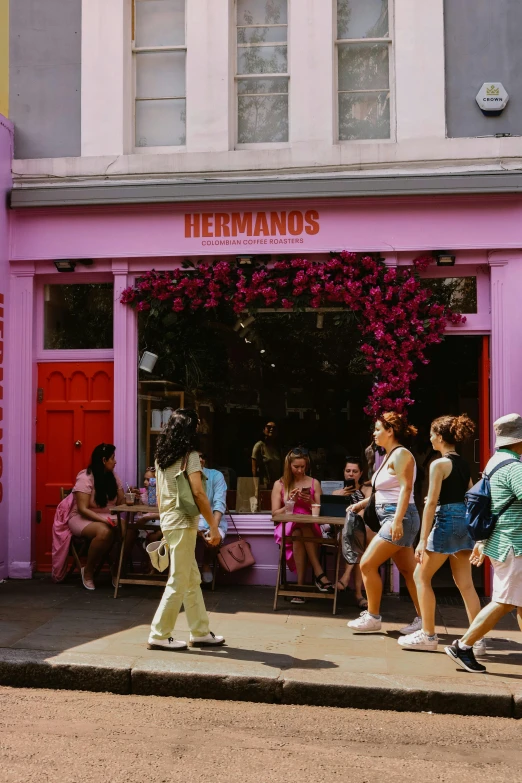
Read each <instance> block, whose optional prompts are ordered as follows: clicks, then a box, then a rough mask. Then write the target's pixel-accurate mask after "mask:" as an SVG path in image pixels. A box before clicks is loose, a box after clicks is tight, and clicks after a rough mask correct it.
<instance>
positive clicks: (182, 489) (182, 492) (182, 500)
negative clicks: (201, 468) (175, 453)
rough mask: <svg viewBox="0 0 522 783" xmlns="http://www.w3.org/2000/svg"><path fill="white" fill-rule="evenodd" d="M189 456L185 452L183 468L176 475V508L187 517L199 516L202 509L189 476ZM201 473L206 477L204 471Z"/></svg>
mask: <svg viewBox="0 0 522 783" xmlns="http://www.w3.org/2000/svg"><path fill="white" fill-rule="evenodd" d="M188 458H189V455H188V454H185V458H184V459H183V461H182V463H181V470H180V471H179V473H176V475H175V476H174V480H175V482H176V488H177V493H178V494H177V497H176V509H177V510H178V511H179V512H180V513H182V514H185V515H186V516H187V517H199V514H200V511H199V508H198V507H197V505H196V501H195V500H194V495H193V494H192V489H191V486H190V481H189V479H188V476H187V462H188ZM201 475H202V478H204V474H203V473H202V474H201Z"/></svg>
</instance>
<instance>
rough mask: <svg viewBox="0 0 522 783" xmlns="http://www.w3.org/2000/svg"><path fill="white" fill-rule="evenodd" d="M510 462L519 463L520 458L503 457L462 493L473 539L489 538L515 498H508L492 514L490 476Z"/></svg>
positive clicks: (483, 539) (467, 522) (467, 521)
mask: <svg viewBox="0 0 522 783" xmlns="http://www.w3.org/2000/svg"><path fill="white" fill-rule="evenodd" d="M511 462H518V463H519V464H520V460H518V459H505V460H504V461H503V462H501V463H500V465H496V466H495V467H494V468H493V470H492V471H491V472H490V473H489V475H488V474H487V473H486V472H484V473H483V474H482V478H481V479H480V480H479V481H477V483H476V484H474V485H473V486H472V487H471V489H469V490H468V491H467V492H466V494H465V495H464V503H465V505H466V524H467V526H468V532H469V534H470V536H471V538H472V539H473V541H485V540H486V539H487V538H489V537H490V536H491V535H492V534H493V531H494V530H495V525H496V524H497V520H498V518H499V517H500V516H502V514H503V513H504V512H505V511H507V510H508V508H509V507H510V505H511V504H512V503H514V502H515V500H516V497H515V496H513V497H512V498H510V499H509V500H508V501H507V502H506V503H504V505H503V506H502V508H501V509H500V511H499V512H498V514H493V513H492V511H491V484H490V480H491V477H492V476H493V474H494V473H496V472H497V470H500V468H503V467H504V465H509V464H510V463H511Z"/></svg>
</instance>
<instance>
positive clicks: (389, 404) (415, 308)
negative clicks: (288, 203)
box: [120, 252, 466, 418]
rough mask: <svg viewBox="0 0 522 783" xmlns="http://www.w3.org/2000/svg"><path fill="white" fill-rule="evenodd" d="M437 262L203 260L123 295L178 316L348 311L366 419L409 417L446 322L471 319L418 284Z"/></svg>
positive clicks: (147, 279) (152, 277)
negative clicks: (355, 332)
mask: <svg viewBox="0 0 522 783" xmlns="http://www.w3.org/2000/svg"><path fill="white" fill-rule="evenodd" d="M432 260H433V259H432V258H431V256H422V257H420V258H417V259H415V261H414V262H413V269H411V268H408V267H399V268H388V267H386V266H385V264H384V263H382V261H380V260H376V259H375V258H373V257H372V256H369V255H362V256H361V255H358V254H356V253H348V252H342V253H339V254H338V255H333V256H332V257H331V258H330V259H329V260H328V261H326V262H320V261H308V260H306V259H303V258H295V259H292V260H287V259H284V260H281V261H277V262H276V263H275V264H273V266H268V265H267V264H266V263H263V262H261V263H260V262H256V263H254V264H252V265H251V266H240V265H238V264H237V262H236V260H235V259H234V260H221V261H216V262H208V261H201V262H199V263H198V264H197V266H193V265H188V264H187V265H186V266H185V268H182V269H175V270H173V271H169V272H156V271H154V270H152V271H150V272H147V273H146V274H145V275H144V276H143V277H142V278H141V279H140V280H139V282H138V283H137V284H136V286H135V287H131V288H127V289H125V291H123V293H122V296H121V300H120V301H121V302H122V303H123V304H128V305H131V306H132V307H134V308H135V309H136V310H150V308H151V305H153V304H155V305H156V306H162V309H163V308H165V306H169V305H170V309H172V310H173V311H174V312H176V313H183V312H190V311H196V310H201V309H207V310H215V309H216V308H218V307H219V306H220V305H223V304H225V305H228V306H229V307H230V306H231V307H232V309H233V311H234V313H236V314H238V315H239V314H240V313H243V312H245V311H249V312H250V311H255V310H256V309H258V308H264V307H275V308H279V307H281V308H284V309H287V310H293V309H295V310H296V311H298V310H302V309H303V308H305V307H312V308H318V307H334V306H339V305H342V306H343V307H346V308H347V309H348V310H352V311H353V312H354V313H355V314H356V315H357V319H358V321H359V328H360V334H361V346H360V350H361V352H362V353H363V355H364V357H365V360H366V368H367V370H368V372H370V373H371V374H372V375H373V376H374V378H375V381H374V384H373V386H372V391H371V394H370V397H369V399H368V404H367V406H366V407H365V413H367V414H368V415H369V416H371V417H372V418H375V417H376V416H378V415H379V414H380V413H382V412H383V411H384V410H395V411H398V412H399V413H402V412H405V411H406V410H407V409H408V407H409V406H410V405H412V404H413V400H412V399H411V396H410V385H411V383H412V381H414V380H415V379H416V377H417V375H416V373H415V372H414V368H415V363H416V362H421V363H422V364H428V361H429V360H428V359H427V357H426V351H427V349H428V348H429V346H430V345H434V344H435V343H440V342H441V340H442V337H443V334H444V330H445V328H446V325H447V323H448V321H450V322H451V323H453V324H459V323H464V322H465V320H466V319H465V317H464V316H462V315H461V314H460V313H456V312H454V311H452V310H451V309H450V307H449V306H448V305H447V304H444V303H441V302H440V301H439V300H438V299H437V298H436V297H435V296H434V295H433V294H432V292H431V291H430V290H429V288H427V287H425V286H424V285H423V283H422V282H421V281H420V280H419V278H418V276H417V272H418V271H421V270H424V269H426V267H427V266H428V265H429V264H430V263H431V262H432Z"/></svg>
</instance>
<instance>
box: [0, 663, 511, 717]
mask: <svg viewBox="0 0 522 783" xmlns="http://www.w3.org/2000/svg"><path fill="white" fill-rule="evenodd" d="M175 665H176V669H174V668H173V665H172V663H171V662H170V661H165V660H161V659H156V660H145V659H136V658H131V657H128V658H127V657H125V656H103V655H92V654H89V655H86V654H82V653H56V652H54V651H49V652H46V651H41V650H35V651H32V650H20V649H16V648H1V649H0V685H4V686H9V687H15V688H51V689H55V690H75V691H91V692H108V693H115V694H120V695H131V694H132V695H140V696H174V697H184V698H192V699H218V700H230V701H249V702H256V703H264V704H293V705H303V706H304V705H307V706H319V707H340V708H346V707H350V708H355V709H365V710H392V711H395V712H434V713H439V714H455V715H479V716H484V717H502V718H522V690H518V689H515V690H512V689H511V688H510V687H509V686H508V685H507V684H506V683H502V682H500V683H498V682H495V681H494V680H493V679H491V680H486V679H485V676H484V675H483V676H482V677H481V678H478V677H474V678H470V679H467V680H465V681H464V680H463V681H462V683H460V682H458V681H457V680H454V681H449V682H448V681H444V682H442V681H440V680H438V679H437V678H427V677H426V678H415V677H408V678H407V677H402V676H393V675H369V674H368V675H360V674H348V673H344V674H339V675H338V680H339V681H337V682H332V678H331V675H330V676H329V677H328V678H326V677H325V678H322V679H319V678H318V676H317V674H315V673H313V674H312V673H311V672H306V671H300V672H299V673H298V672H297V670H293V671H292V670H290V671H287V672H281V673H280V674H279V676H277V675H276V674H275V673H274V675H273V676H268V675H267V676H263V675H249V674H247V673H243V672H239V671H236V672H224V671H217V672H216V671H215V670H214V668H213V667H212V668H211V666H209V667H208V668H207V669H206V670H205V671H202V670H201V668H200V669H199V670H198V667H197V665H196V666H195V665H194V664H193V663H189V662H188V661H187V662H183V661H179V662H178V661H176V663H175ZM327 680H328V681H327ZM435 683H436V685H437V686H438V687H435Z"/></svg>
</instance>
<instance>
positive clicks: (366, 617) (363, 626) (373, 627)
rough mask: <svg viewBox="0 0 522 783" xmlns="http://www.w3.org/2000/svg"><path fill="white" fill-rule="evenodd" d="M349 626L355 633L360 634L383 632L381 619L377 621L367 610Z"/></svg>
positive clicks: (351, 621)
mask: <svg viewBox="0 0 522 783" xmlns="http://www.w3.org/2000/svg"><path fill="white" fill-rule="evenodd" d="M347 625H348V628H353V630H354V631H359V633H371V632H372V631H380V630H381V618H380V617H379V619H378V620H376V619H375V617H372V616H371V614H370V612H368V611H366V610H365V611H364V612H361V616H360V617H358V618H357V620H350V622H349V623H347Z"/></svg>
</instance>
